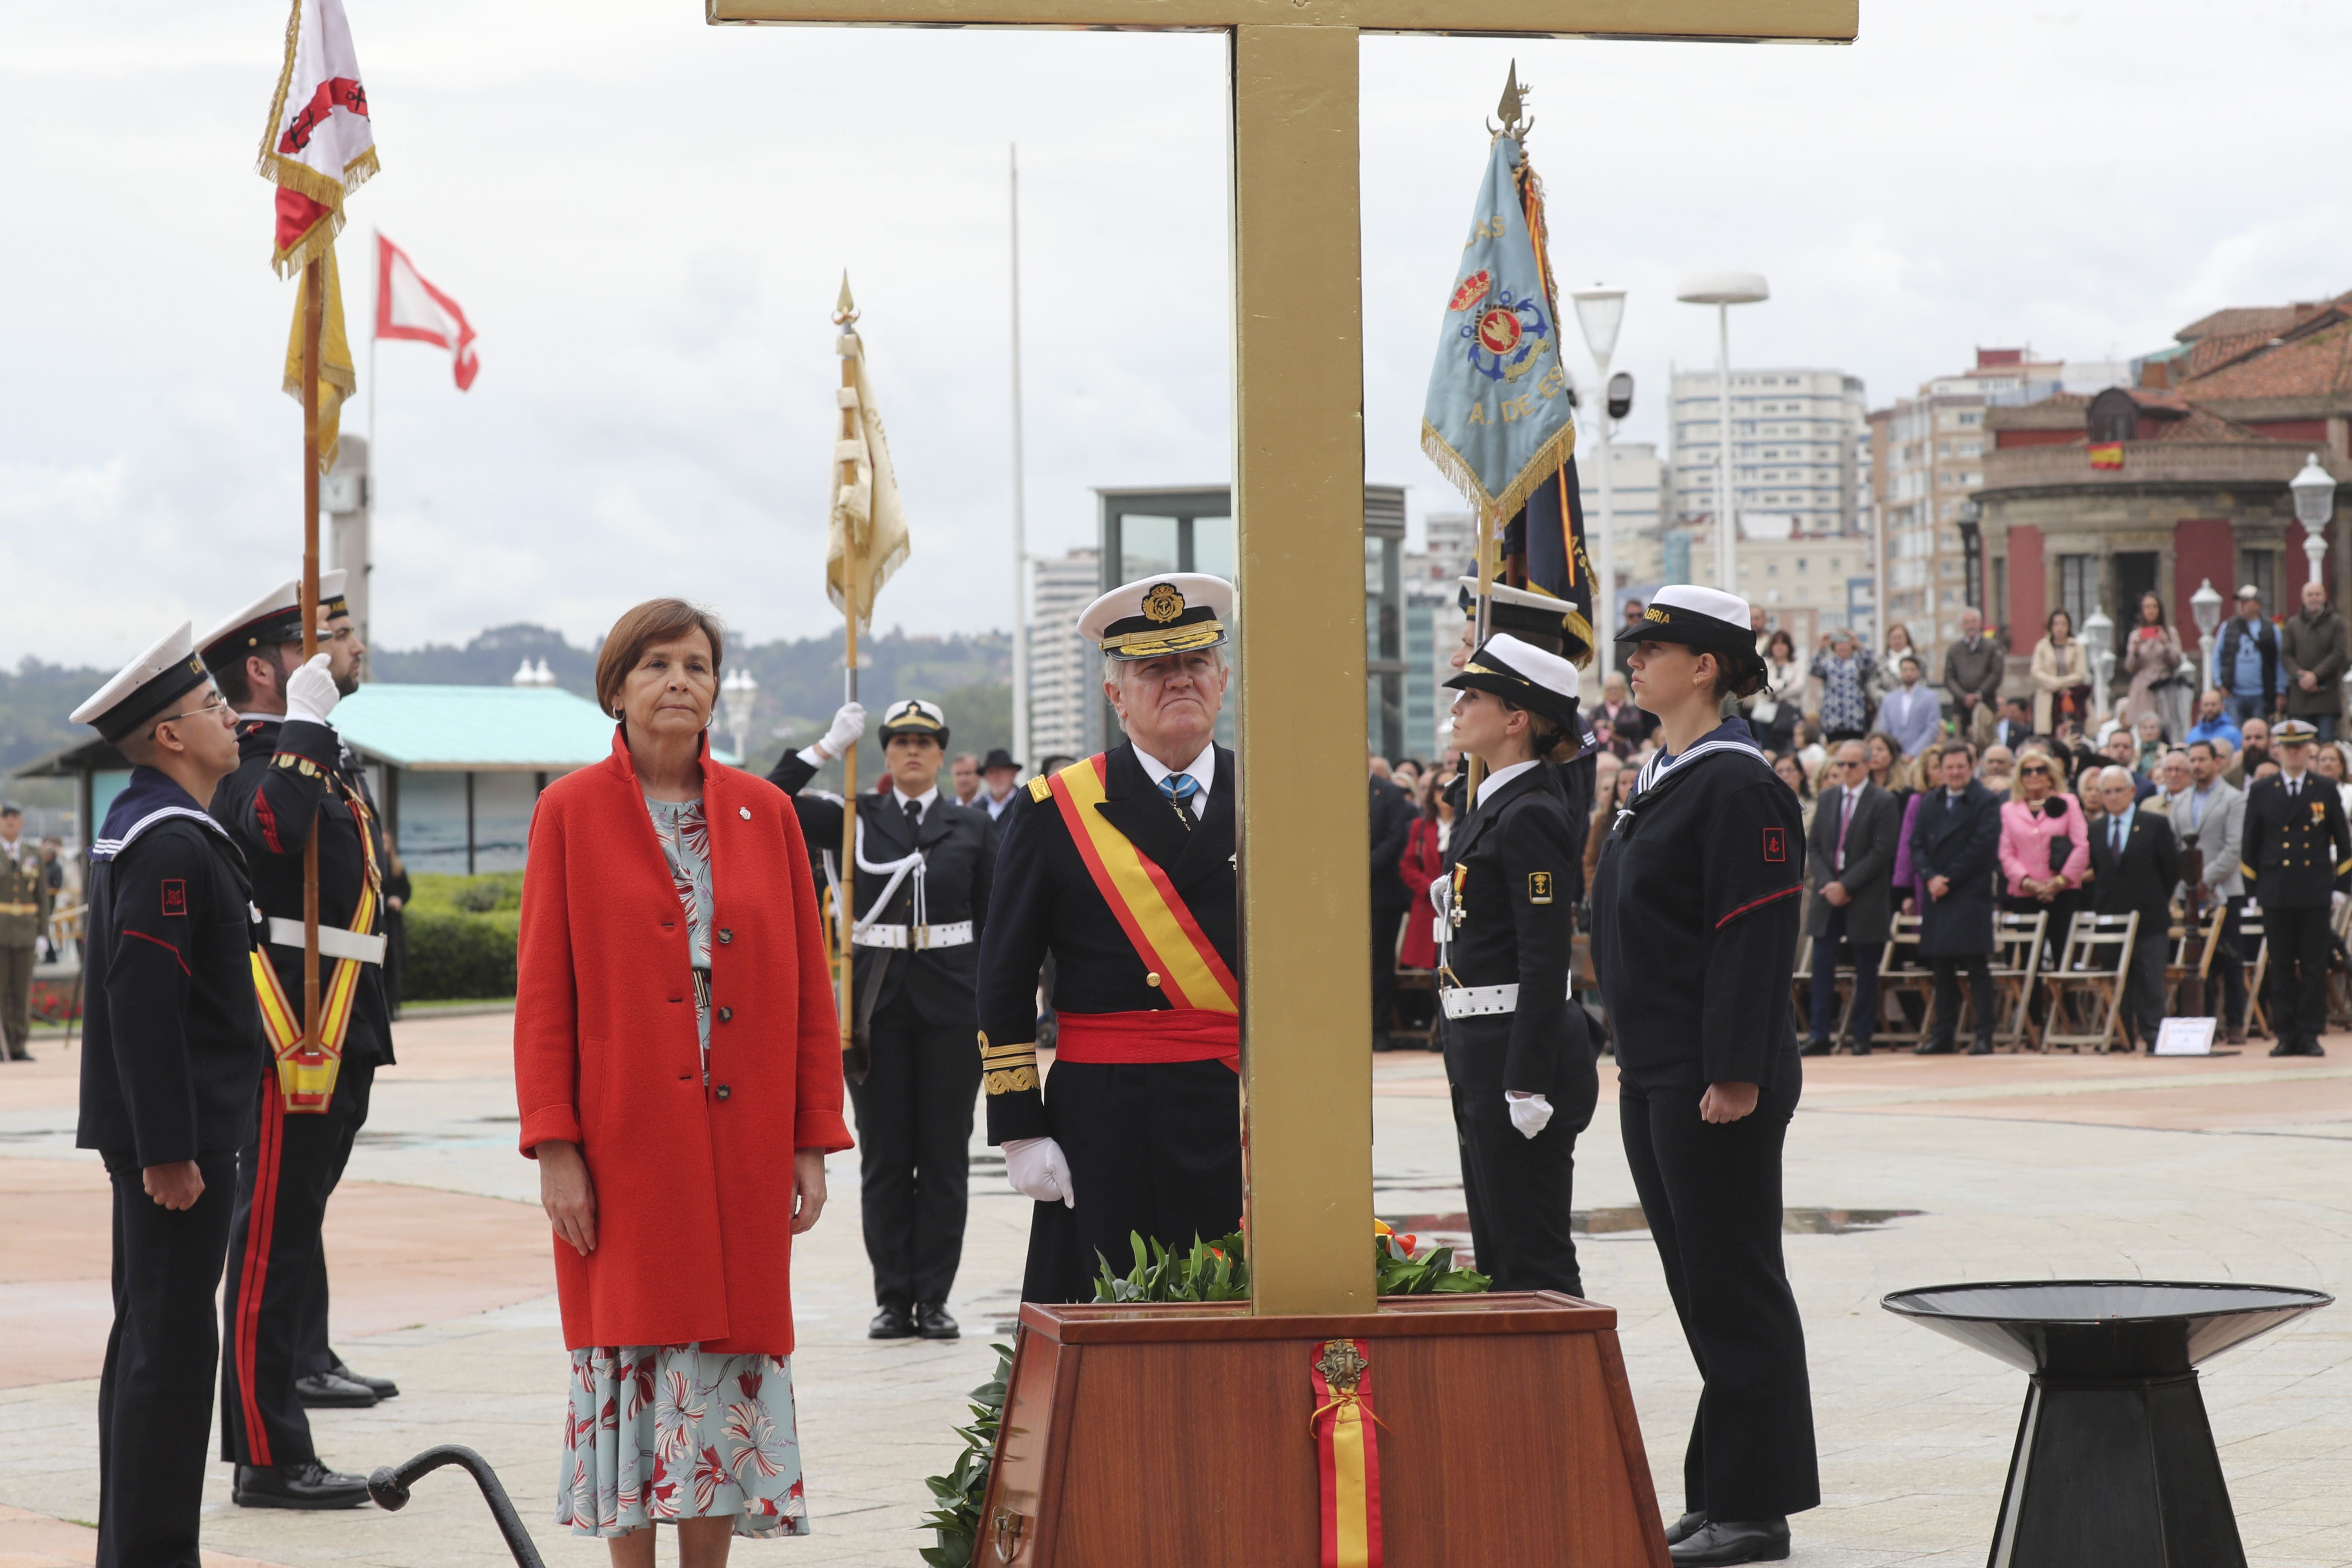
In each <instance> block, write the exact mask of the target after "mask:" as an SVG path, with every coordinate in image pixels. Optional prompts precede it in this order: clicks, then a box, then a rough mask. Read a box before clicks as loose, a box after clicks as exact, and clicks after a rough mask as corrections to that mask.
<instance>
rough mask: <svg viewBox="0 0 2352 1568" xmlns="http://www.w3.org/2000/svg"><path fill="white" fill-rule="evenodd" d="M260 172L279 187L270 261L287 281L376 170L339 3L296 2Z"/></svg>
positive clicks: (371, 131)
mask: <svg viewBox="0 0 2352 1568" xmlns="http://www.w3.org/2000/svg"><path fill="white" fill-rule="evenodd" d="M260 171H261V177H262V178H263V179H265V180H269V181H273V182H275V183H276V184H277V186H278V235H277V242H276V245H275V247H273V253H272V255H271V257H270V259H271V261H272V262H273V263H274V264H275V265H276V267H277V268H278V276H279V277H280V278H290V277H292V276H293V275H294V274H295V273H297V272H299V271H300V270H301V269H302V265H303V263H304V262H306V261H309V260H310V258H312V257H314V256H317V255H319V254H320V253H321V252H322V251H323V250H324V249H325V247H327V246H329V245H331V244H332V243H333V242H334V237H335V236H336V235H337V234H339V233H341V231H342V226H343V197H344V196H345V195H349V194H350V193H351V192H352V191H355V190H357V189H359V187H360V186H361V185H362V184H365V183H366V181H367V178H368V176H369V175H371V174H374V173H375V171H376V160H375V127H374V125H373V123H372V122H371V121H369V119H368V101H367V89H365V88H364V87H362V86H361V85H360V65H359V58H358V57H357V56H356V55H354V54H353V53H352V30H351V27H350V26H349V25H348V24H346V23H345V22H344V20H343V7H342V0H294V11H293V15H292V16H291V17H289V19H288V21H287V23H286V64H285V66H284V67H283V68H281V69H280V70H279V71H278V94H277V96H276V97H274V98H272V99H271V100H269V124H268V128H267V129H265V130H264V131H263V132H262V135H261V163H260Z"/></svg>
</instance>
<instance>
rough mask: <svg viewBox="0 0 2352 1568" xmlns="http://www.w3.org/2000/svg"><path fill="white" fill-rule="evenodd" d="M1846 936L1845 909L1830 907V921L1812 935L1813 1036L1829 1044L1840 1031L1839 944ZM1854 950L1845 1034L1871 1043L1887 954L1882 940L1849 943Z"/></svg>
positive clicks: (1815, 1040) (1859, 1043)
mask: <svg viewBox="0 0 2352 1568" xmlns="http://www.w3.org/2000/svg"><path fill="white" fill-rule="evenodd" d="M1845 940H1846V935H1845V909H1844V907H1843V906H1841V907H1839V908H1835V909H1832V910H1830V918H1829V923H1828V925H1827V926H1826V927H1825V928H1824V929H1823V931H1822V934H1821V935H1819V936H1817V937H1815V938H1813V1026H1812V1040H1813V1043H1814V1044H1816V1045H1826V1044H1828V1043H1829V1040H1830V1038H1831V1037H1832V1036H1834V1035H1835V1034H1836V1033H1837V1022H1838V1009H1837V955H1838V944H1839V943H1840V942H1844V941H1845ZM1850 945H1851V947H1852V949H1853V1010H1852V1011H1851V1012H1849V1013H1847V1015H1846V1034H1847V1036H1848V1037H1850V1038H1851V1039H1852V1040H1853V1043H1854V1044H1855V1045H1857V1046H1867V1045H1868V1044H1870V1032H1871V1030H1873V1029H1874V1028H1875V1027H1877V1025H1878V961H1879V960H1880V959H1882V958H1884V957H1885V955H1886V944H1885V942H1853V943H1852V944H1850Z"/></svg>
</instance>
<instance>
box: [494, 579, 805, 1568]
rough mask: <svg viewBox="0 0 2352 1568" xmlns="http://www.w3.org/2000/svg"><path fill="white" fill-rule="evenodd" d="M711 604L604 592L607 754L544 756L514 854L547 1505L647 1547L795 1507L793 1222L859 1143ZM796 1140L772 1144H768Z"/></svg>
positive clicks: (703, 1566) (722, 1553)
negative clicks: (524, 858)
mask: <svg viewBox="0 0 2352 1568" xmlns="http://www.w3.org/2000/svg"><path fill="white" fill-rule="evenodd" d="M720 653H721V638H720V633H719V626H718V624H717V623H716V622H715V621H714V620H713V619H712V618H711V617H710V616H708V615H706V614H704V613H703V612H702V611H699V610H698V609H696V608H695V607H694V606H693V605H688V604H686V603H684V602H682V601H680V600H677V599H656V600H653V601H650V602H649V603H646V604H643V605H638V606H637V607H636V608H635V609H634V610H631V611H630V612H629V613H628V614H627V615H625V616H622V617H621V619H620V622H619V624H617V625H616V626H614V628H613V630H612V632H611V633H610V635H608V636H607V637H605V639H604V652H603V653H602V654H601V655H600V656H599V657H598V658H597V661H596V698H597V701H598V703H599V705H601V706H602V707H603V708H604V709H605V710H606V711H608V712H611V713H613V714H614V716H615V717H616V718H618V719H619V720H620V721H621V724H620V731H619V733H618V734H617V735H616V736H615V737H614V742H613V754H612V756H611V757H610V758H609V759H608V760H606V761H605V762H603V763H598V764H597V765H595V766H594V767H590V768H583V769H582V770H581V771H580V772H578V773H572V774H569V775H568V776H566V777H564V778H562V779H559V780H557V781H556V782H555V783H554V784H550V785H549V786H548V788H547V790H546V793H544V794H543V795H541V796H540V799H539V806H538V809H537V812H536V813H535V815H534V816H533V817H532V819H531V826H530V860H529V862H528V869H527V870H526V872H525V874H524V877H523V891H522V928H521V944H520V952H519V953H518V967H519V971H520V974H519V980H520V984H519V987H518V992H517V995H516V999H515V1090H516V1098H517V1100H518V1102H519V1104H520V1110H521V1112H522V1150H523V1152H524V1153H525V1154H528V1155H531V1156H533V1157H535V1158H536V1159H537V1160H538V1161H539V1164H540V1194H541V1202H542V1203H543V1204H544V1205H546V1208H547V1214H548V1218H549V1219H550V1220H551V1222H552V1223H553V1225H554V1227H555V1278H556V1289H557V1293H558V1295H559V1297H560V1298H561V1300H562V1305H563V1340H564V1343H565V1344H566V1345H568V1346H570V1347H571V1350H572V1382H571V1394H572V1409H571V1415H570V1418H569V1420H568V1422H567V1424H566V1426H565V1429H564V1444H563V1447H564V1453H563V1472H562V1477H561V1479H560V1482H559V1485H558V1489H557V1501H556V1520H557V1522H559V1523H563V1524H569V1525H571V1526H572V1529H573V1531H575V1532H577V1533H580V1534H583V1535H598V1536H604V1537H605V1538H606V1539H607V1541H608V1543H609V1545H610V1547H611V1551H612V1556H613V1563H614V1568H652V1563H653V1560H654V1537H653V1531H652V1530H651V1529H650V1528H649V1526H651V1525H652V1524H654V1523H656V1522H661V1523H675V1524H677V1527H678V1544H679V1552H680V1560H681V1563H683V1564H684V1568H718V1565H719V1564H721V1563H724V1562H725V1561H726V1557H727V1547H728V1543H729V1541H730V1537H731V1536H733V1535H754V1536H762V1535H803V1534H806V1533H807V1531H808V1507H807V1504H806V1502H805V1501H804V1500H803V1497H802V1494H801V1466H800V1447H799V1440H798V1436H797V1433H796V1431H795V1429H794V1425H793V1396H792V1361H791V1356H792V1351H793V1314H792V1277H791V1262H792V1238H793V1236H795V1235H797V1234H799V1233H800V1232H802V1231H804V1230H806V1229H808V1228H809V1227H810V1226H813V1225H814V1224H815V1223H816V1219H817V1215H818V1213H819V1212H820V1211H821V1210H822V1209H823V1208H824V1156H825V1154H826V1152H828V1151H831V1150H836V1149H846V1148H848V1147H849V1146H850V1137H849V1131H848V1129H847V1127H846V1126H845V1124H844V1123H843V1121H842V1119H841V1100H842V1084H841V1045H840V1039H839V1037H838V1035H837V1033H836V1030H835V1015H834V1008H833V993H832V986H831V978H830V973H829V971H828V968H827V964H826V961H825V951H824V937H823V933H822V931H820V929H819V927H818V923H817V910H816V896H815V890H814V884H813V883H812V881H811V879H810V876H809V865H808V855H807V851H806V850H805V849H803V847H802V839H801V832H800V826H799V824H798V820H797V818H796V817H795V816H794V815H793V805H792V802H791V801H790V800H789V799H788V798H786V796H785V795H783V793H782V791H780V790H778V789H777V788H776V787H775V786H774V785H773V784H768V783H767V782H766V781H764V780H761V779H757V778H753V777H752V776H751V775H750V774H749V773H741V772H739V771H737V770H735V769H732V768H727V767H721V766H719V765H717V764H716V763H712V762H711V761H710V751H709V745H708V743H707V742H706V740H705V738H704V732H705V730H706V728H707V726H708V725H709V721H710V712H711V707H712V704H713V702H714V701H715V700H716V699H717V697H718V692H719V656H720ZM786 1150H789V1151H791V1152H792V1153H791V1158H790V1160H789V1161H787V1160H786V1159H784V1158H783V1157H782V1155H783V1152H784V1151H786Z"/></svg>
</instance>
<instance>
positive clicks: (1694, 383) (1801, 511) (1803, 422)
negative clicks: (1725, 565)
mask: <svg viewBox="0 0 2352 1568" xmlns="http://www.w3.org/2000/svg"><path fill="white" fill-rule="evenodd" d="M1721 398H1722V388H1721V385H1720V384H1719V381H1718V378H1717V375H1716V373H1715V372H1714V371H1711V370H1706V371H1696V370H1678V371H1676V372H1675V373H1674V400H1673V406H1672V408H1671V409H1670V410H1669V417H1670V418H1671V420H1672V423H1671V424H1670V425H1669V426H1668V427H1667V434H1668V437H1669V440H1670V446H1669V448H1668V449H1669V451H1670V452H1671V453H1672V454H1673V456H1672V459H1671V462H1672V480H1673V503H1674V513H1675V521H1677V522H1679V523H1681V524H1683V525H1685V526H1688V525H1689V524H1692V523H1695V522H1697V521H1700V520H1701V519H1705V518H1711V517H1713V515H1714V513H1715V509H1716V505H1717V500H1716V483H1717V479H1716V465H1717V461H1718V460H1719V457H1720V453H1721V451H1722V444H1723V416H1722V403H1721ZM1865 414H1866V410H1865V409H1864V405H1863V388H1862V378H1861V377H1859V376H1853V375H1848V374H1845V373H1844V372H1843V371H1839V370H1820V369H1804V368H1797V369H1771V370H1743V369H1739V368H1738V367H1734V368H1733V370H1732V372H1731V495H1732V507H1733V510H1734V511H1735V513H1736V514H1737V515H1738V518H1739V519H1740V524H1741V526H1740V537H1741V538H1742V539H1748V538H1756V539H1786V538H1789V537H1790V536H1791V535H1826V534H1849V533H1860V532H1862V531H1864V530H1863V524H1864V516H1865V513H1866V511H1867V510H1868V508H1869V505H1870V452H1869V445H1868V443H1869V430H1868V426H1867V425H1866V423H1865ZM1621 537H1622V535H1621ZM1692 569H1693V571H1694V572H1696V574H1697V575H1696V576H1695V577H1694V578H1693V581H1695V582H1699V583H1706V584H1710V585H1714V586H1721V584H1716V583H1715V579H1714V575H1713V574H1714V557H1713V556H1712V555H1711V554H1710V555H1708V556H1707V557H1706V558H1705V560H1703V561H1702V560H1701V559H1699V558H1698V557H1697V556H1696V554H1694V556H1693V558H1692Z"/></svg>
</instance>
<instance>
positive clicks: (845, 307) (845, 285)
mask: <svg viewBox="0 0 2352 1568" xmlns="http://www.w3.org/2000/svg"><path fill="white" fill-rule="evenodd" d="M856 320H857V301H856V300H853V299H851V298H850V297H849V273H848V271H847V270H846V269H844V270H843V272H842V274H841V299H840V300H839V301H838V302H837V303H836V304H835V306H834V308H833V324H834V325H835V326H836V327H846V326H847V325H849V323H850V322H852V321H856Z"/></svg>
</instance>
